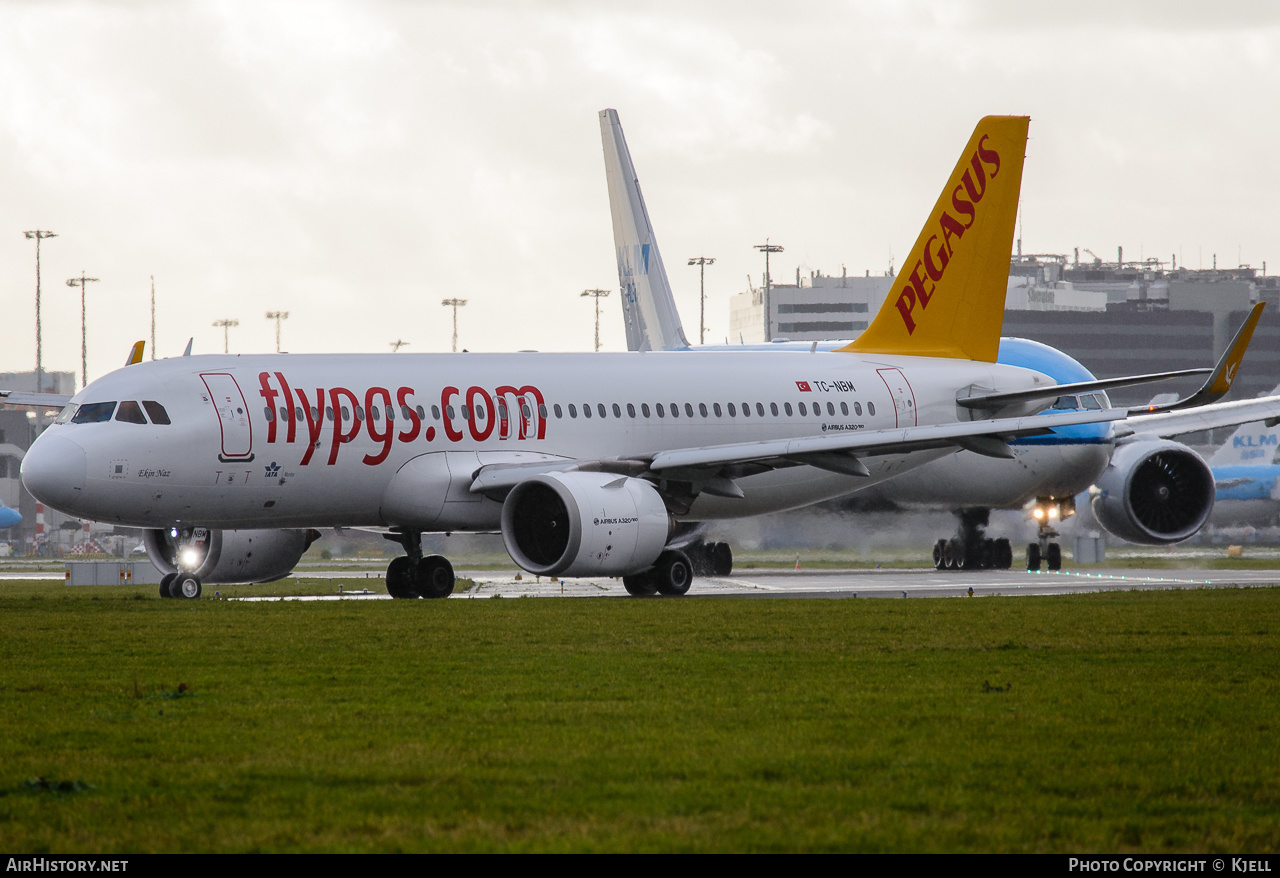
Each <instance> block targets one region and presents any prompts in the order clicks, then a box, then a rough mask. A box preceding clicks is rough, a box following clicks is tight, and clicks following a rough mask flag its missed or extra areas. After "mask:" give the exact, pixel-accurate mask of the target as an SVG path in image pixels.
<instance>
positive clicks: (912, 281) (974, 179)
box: [895, 134, 1000, 335]
mask: <svg viewBox="0 0 1280 878" xmlns="http://www.w3.org/2000/svg"><path fill="white" fill-rule="evenodd" d="M989 136H990V135H986V134H984V135H983V136H982V139H981V140H979V141H978V148H977V150H975V151H974V153H973V156H972V157H971V158H970V159H969V167H968V168H965V171H964V181H963V182H962V183H961V184H960V185H959V186H956V188H955V189H953V190H952V191H951V206H952V207H953V208H954V209H955V212H956V213H957V214H960V215H961V216H964V217H968V220H967V221H966V222H963V223H962V222H961V221H960V220H958V219H956V218H955V217H954V216H952V215H951V214H950V213H948V212H947V211H946V210H945V209H944V210H943V211H942V216H941V217H939V219H938V226H939V234H937V235H931V236H930V237H929V240H927V241H925V243H924V258H923V259H918V260H916V264H915V265H913V266H912V267H911V273H910V274H908V275H907V283H906V285H905V286H904V287H903V288H902V292H900V293H898V301H897V302H896V303H895V304H896V305H897V308H898V313H899V314H901V315H902V322H903V323H904V324H905V325H906V327H907V335H911V334H912V333H913V332H915V331H916V321H915V318H914V317H913V316H912V313H911V312H912V311H914V310H915V307H916V305H919V306H920V310H921V311H923V310H924V309H925V308H928V307H929V299H931V298H933V292H934V290H935V289H936V287H935V286H934V285H935V284H936V283H937V282H938V281H940V280H942V275H943V274H944V273H945V272H946V270H947V264H948V263H949V262H950V261H951V256H952V254H954V253H955V243H954V242H953V239H954V241H959V240H960V239H961V238H963V237H964V233H965V231H966V230H967V229H970V228H972V227H973V223H974V221H975V220H976V219H977V218H978V210H977V205H978V203H979V202H981V201H982V196H983V195H985V194H986V192H987V180H988V177H987V176H986V174H985V173H984V170H985V169H984V167H983V166H984V165H989V166H990V167H991V176H990V178H989V179H993V180H994V179H995V176H996V174H998V173H1000V155H999V153H997V152H996V151H995V150H994V149H988V148H987V146H986V142H987V139H988V138H989ZM966 195H967V196H968V197H967V198H966V197H965V196H966ZM922 272H923V274H924V275H926V276H927V277H926V276H922V274H921V273H922Z"/></svg>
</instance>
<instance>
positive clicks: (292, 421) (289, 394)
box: [276, 372, 298, 442]
mask: <svg viewBox="0 0 1280 878" xmlns="http://www.w3.org/2000/svg"><path fill="white" fill-rule="evenodd" d="M276 380H277V381H279V382H280V393H281V394H282V395H283V396H284V403H285V406H286V407H287V409H288V412H289V433H288V435H287V437H286V439H285V441H286V442H293V441H294V440H295V439H297V438H298V419H297V414H296V412H295V411H294V409H293V391H292V390H290V389H289V382H288V381H285V380H284V373H283V372H277V373H276Z"/></svg>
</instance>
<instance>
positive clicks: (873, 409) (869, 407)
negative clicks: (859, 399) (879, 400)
mask: <svg viewBox="0 0 1280 878" xmlns="http://www.w3.org/2000/svg"><path fill="white" fill-rule="evenodd" d="M867 414H869V415H871V417H873V418H874V417H875V416H876V404H875V403H874V402H869V403H867Z"/></svg>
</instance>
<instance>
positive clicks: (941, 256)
mask: <svg viewBox="0 0 1280 878" xmlns="http://www.w3.org/2000/svg"><path fill="white" fill-rule="evenodd" d="M942 215H943V216H944V217H945V216H946V214H945V213H943V214H942ZM936 240H938V236H937V235H934V236H933V237H931V238H930V239H929V240H928V241H925V244H924V268H925V271H927V272H929V277H931V278H932V279H933V280H942V272H943V271H945V270H946V268H947V261H948V260H949V259H950V258H951V256H950V254H948V253H947V248H946V245H945V244H939V245H938V252H937V254H934V253H933V252H932V251H931V250H930V249H929V245H930V244H932V243H933V242H934V241H936ZM935 256H936V258H937V262H934V259H935Z"/></svg>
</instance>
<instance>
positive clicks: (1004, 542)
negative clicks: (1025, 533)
mask: <svg viewBox="0 0 1280 878" xmlns="http://www.w3.org/2000/svg"><path fill="white" fill-rule="evenodd" d="M995 553H996V562H995V566H996V568H997V569H999V570H1008V569H1009V568H1010V567H1012V566H1013V546H1012V545H1011V544H1010V542H1009V540H1008V539H1007V538H1005V537H1001V538H1000V539H998V540H996V547H995Z"/></svg>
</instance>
